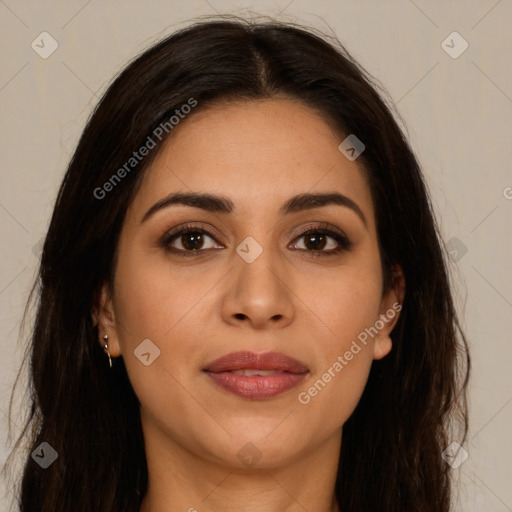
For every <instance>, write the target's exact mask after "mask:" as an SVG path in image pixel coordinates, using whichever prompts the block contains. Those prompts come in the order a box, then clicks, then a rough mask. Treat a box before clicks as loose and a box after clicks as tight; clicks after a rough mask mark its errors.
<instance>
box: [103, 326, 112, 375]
mask: <svg viewBox="0 0 512 512" xmlns="http://www.w3.org/2000/svg"><path fill="white" fill-rule="evenodd" d="M103 341H104V342H105V347H104V348H105V350H106V351H107V354H108V364H109V365H110V368H112V359H110V352H109V351H108V335H107V334H105V336H103Z"/></svg>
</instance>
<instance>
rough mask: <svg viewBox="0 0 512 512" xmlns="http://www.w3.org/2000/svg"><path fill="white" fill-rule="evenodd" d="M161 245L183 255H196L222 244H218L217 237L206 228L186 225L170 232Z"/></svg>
mask: <svg viewBox="0 0 512 512" xmlns="http://www.w3.org/2000/svg"><path fill="white" fill-rule="evenodd" d="M161 245H162V246H163V247H164V248H165V249H166V250H168V251H170V252H175V253H181V254H183V255H188V254H187V253H190V255H194V254H196V253H200V252H202V251H205V250H207V249H218V248H222V246H219V245H216V240H215V237H214V235H213V234H212V233H210V232H209V231H208V230H206V229H205V228H201V227H198V226H184V227H182V228H181V229H179V230H177V231H174V232H171V233H168V234H167V235H166V236H165V237H164V238H163V240H162V241H161Z"/></svg>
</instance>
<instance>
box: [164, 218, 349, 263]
mask: <svg viewBox="0 0 512 512" xmlns="http://www.w3.org/2000/svg"><path fill="white" fill-rule="evenodd" d="M193 231H196V232H200V233H203V234H206V235H208V236H209V237H211V238H212V239H213V240H214V241H215V242H216V243H217V244H219V242H218V240H217V238H218V236H217V235H215V234H214V233H212V231H211V230H210V229H208V228H207V227H206V226H204V225H203V224H201V223H197V224H192V223H186V224H184V225H181V226H179V227H178V228H175V229H172V230H170V231H168V232H167V233H166V234H165V235H164V237H163V238H162V240H161V241H160V244H161V246H162V247H163V248H164V249H166V250H167V251H169V252H171V253H174V254H178V255H184V256H198V255H201V254H204V253H206V252H207V251H210V250H212V248H209V249H198V250H195V251H184V250H183V249H176V248H175V247H171V245H170V244H171V242H172V241H173V240H174V239H175V238H177V237H178V236H180V235H182V234H184V233H188V232H193ZM314 233H320V234H324V235H326V236H328V237H330V238H333V239H334V240H335V241H336V242H337V244H338V247H336V248H335V249H330V250H328V251H323V250H318V251H314V250H308V249H295V250H297V251H300V252H305V253H309V254H311V255H312V256H317V255H318V256H321V255H324V256H328V255H334V254H339V253H342V252H345V251H348V250H349V249H350V248H351V247H352V245H353V243H352V241H351V240H350V239H349V237H348V236H347V235H346V234H345V233H344V232H343V231H342V230H341V229H339V228H337V227H336V226H333V225H331V224H328V223H325V222H323V223H320V224H318V223H312V224H310V225H309V226H307V227H305V228H301V230H300V232H299V233H297V234H296V235H294V237H293V240H292V243H295V242H296V240H297V239H300V238H302V237H304V236H306V235H310V234H314ZM220 245H222V244H220ZM222 248H225V247H222ZM215 249H219V248H215Z"/></svg>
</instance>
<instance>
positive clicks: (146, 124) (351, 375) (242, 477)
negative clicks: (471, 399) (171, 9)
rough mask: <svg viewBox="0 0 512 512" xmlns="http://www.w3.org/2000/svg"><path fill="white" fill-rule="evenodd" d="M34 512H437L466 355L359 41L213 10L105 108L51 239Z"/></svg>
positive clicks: (31, 486)
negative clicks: (347, 46) (348, 47)
mask: <svg viewBox="0 0 512 512" xmlns="http://www.w3.org/2000/svg"><path fill="white" fill-rule="evenodd" d="M37 291H38V294H39V302H38V313H37V319H36V322H35V328H34V333H33V338H32V347H31V350H32V357H31V364H32V366H31V378H32V389H33V398H32V408H31V416H30V419H29V422H28V423H27V429H26V432H27V434H26V435H27V436H28V438H29V443H30V446H31V447H32V449H31V450H30V453H29V455H28V457H27V459H26V464H25V467H24V474H23V480H22V485H21V491H20V498H19V502H20V508H21V510H22V511H24V512H25V511H34V510H38V511H48V512H50V511H52V512H57V511H66V512H68V511H69V510H80V511H81V512H86V511H91V512H92V511H94V512H97V511H109V512H110V511H112V512H114V511H119V512H121V511H123V512H127V511H140V512H158V511H164V510H165V511H186V510H189V511H194V510H197V511H199V512H203V511H219V510H223V511H224V510H245V511H266V512H273V511H279V512H282V511H288V512H289V511H296V510H297V511H298V510H309V511H329V512H334V511H343V512H347V511H350V512H356V511H372V512H377V511H379V512H382V511H388V512H391V511H401V512H402V511H403V512H405V511H407V512H413V511H417V512H419V511H422V512H423V511H425V512H426V511H429V512H430V511H432V510H436V511H437V512H447V511H448V510H449V508H450V504H451V502H452V499H451V490H452V489H451V485H450V470H451V467H450V465H449V464H448V463H447V462H446V461H445V459H446V457H445V456H444V455H443V453H444V452H445V450H446V448H447V446H449V445H450V443H452V442H453V441H456V442H459V443H460V444H462V443H463V441H464V439H465V435H466V431H467V413H466V396H465V392H466V384H467V377H468V372H469V356H468V354H467V345H466V341H465V338H464V335H463V333H462V332H461V330H460V327H459V324H458V320H457V317H456V313H455V310H454V306H453V302H452V296H451V291H450V286H449V280H448V276H447V270H446V264H445V260H444V253H443V250H442V248H441V245H440V237H439V235H438V230H437V227H436V223H435V219H434V216H433V214H432V210H431V206H430V202H429V198H428V193H427V190H426V187H425V185H424V182H423V178H422V175H421V172H420V169H419V166H418V163H417V161H416V159H415V157H414V155H413V154H412V152H411V149H410V147H409V145H408V143H407V142H406V140H405V138H404V136H403V134H402V133H401V131H400V129H399V127H398V125H397V123H396V121H395V120H394V118H393V116H392V114H391V113H390V111H389V109H388V108H387V107H386V105H385V103H384V102H383V100H382V99H381V98H380V96H379V94H378V93H377V92H376V86H375V85H374V84H373V83H372V81H371V79H370V78H369V77H368V75H367V74H366V73H365V72H364V71H363V70H362V68H361V67H360V66H359V65H358V64H357V63H356V62H354V60H353V59H352V58H351V57H350V56H349V54H348V53H347V52H346V51H345V50H344V48H343V47H342V46H341V45H339V44H338V43H336V42H332V43H329V42H327V41H326V40H325V39H324V38H322V37H320V36H317V35H315V34H314V33H313V32H312V31H310V30H309V31H308V30H305V29H301V28H300V27H296V26H291V25H284V24H278V23H261V24H259V23H251V22H247V21H243V20H215V21H208V22H202V23H198V24H196V25H193V26H190V27H189V28H187V29H184V30H182V31H180V32H177V33H175V34H173V35H171V36H170V37H168V38H167V39H165V40H164V41H161V42H159V43H158V44H156V45H155V46H154V47H152V48H150V49H149V50H148V51H146V52H145V53H144V54H142V55H141V56H140V57H138V58H137V59H136V60H135V61H134V62H133V63H131V64H130V65H129V66H128V67H127V68H126V69H125V70H124V71H123V72H122V73H121V74H120V75H119V77H118V78H117V79H116V80H115V81H114V82H113V84H112V85H111V86H110V88H109V89H108V91H107V92H106V93H105V95H104V97H103V99H102V100H101V101H100V103H99V105H98V107H97V108H96V110H95V112H94V114H93V115H92V117H91V119H90V120H89V122H88V124H87V126H86V128H85V130H84V133H83V135H82V137H81V139H80V142H79V144H78V147H77V149H76V152H75V154H74V156H73V158H72V161H71V163H70V166H69V168H68V171H67V173H66V176H65V178H64V181H63V183H62V186H61V189H60V192H59V195H58V199H57V202H56V206H55V210H54V213H53V217H52V220H51V225H50V228H49V231H48V234H47V237H46V240H45V244H44V249H43V255H42V261H41V267H40V279H39V282H38V288H37Z"/></svg>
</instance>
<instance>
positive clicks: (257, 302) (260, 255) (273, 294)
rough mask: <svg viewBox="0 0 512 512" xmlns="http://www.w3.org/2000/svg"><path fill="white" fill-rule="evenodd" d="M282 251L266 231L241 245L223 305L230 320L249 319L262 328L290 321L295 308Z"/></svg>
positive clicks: (250, 237)
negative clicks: (271, 322)
mask: <svg viewBox="0 0 512 512" xmlns="http://www.w3.org/2000/svg"><path fill="white" fill-rule="evenodd" d="M279 249H280V248H279V247H277V246H276V242H275V238H274V236H273V235H272V233H271V232H270V230H268V229H266V230H265V229H264V228H261V229H258V230H252V235H249V236H247V237H245V238H244V239H243V240H242V241H241V242H240V243H239V244H238V246H237V247H236V253H237V254H236V257H237V258H238V259H239V261H238V263H237V265H235V269H234V271H233V273H232V276H231V279H232V281H231V286H230V290H229V291H228V294H227V297H226V300H225V304H224V306H225V308H224V312H225V314H226V315H227V317H229V318H230V319H231V320H232V319H233V318H236V319H241V318H243V319H248V320H249V321H250V322H252V323H253V325H254V326H256V325H258V326H260V327H261V326H263V325H265V322H269V321H272V320H273V321H275V320H280V321H281V322H283V323H287V322H289V321H290V320H291V318H292V316H293V304H292V300H291V297H290V290H289V289H288V286H287V285H286V284H285V283H286V276H285V273H286V271H285V265H284V264H283V262H282V261H281V259H282V257H281V256H280V250H279ZM233 280H234V281H233Z"/></svg>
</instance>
